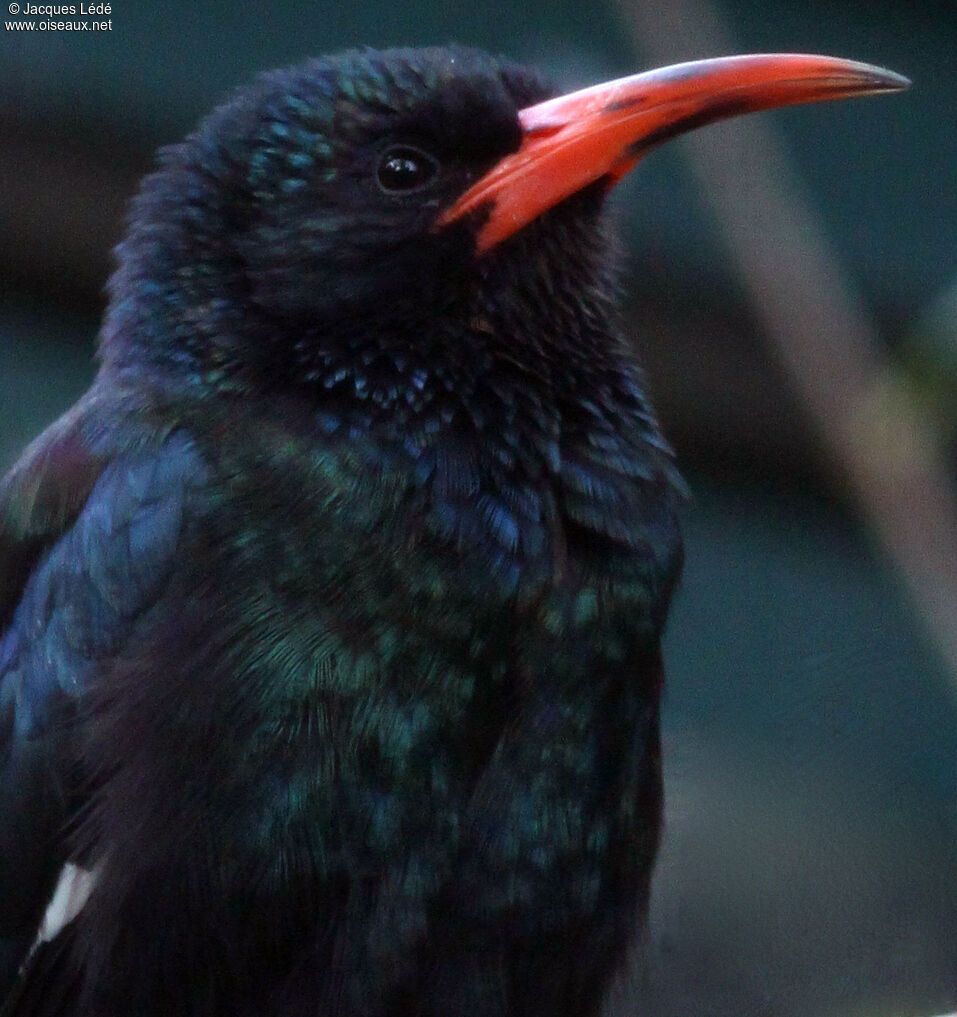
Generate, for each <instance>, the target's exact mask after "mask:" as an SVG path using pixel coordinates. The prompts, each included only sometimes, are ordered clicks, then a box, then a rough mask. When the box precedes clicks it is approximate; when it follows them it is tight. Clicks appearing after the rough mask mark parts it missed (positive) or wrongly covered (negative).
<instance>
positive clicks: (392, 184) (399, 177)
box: [379, 145, 439, 191]
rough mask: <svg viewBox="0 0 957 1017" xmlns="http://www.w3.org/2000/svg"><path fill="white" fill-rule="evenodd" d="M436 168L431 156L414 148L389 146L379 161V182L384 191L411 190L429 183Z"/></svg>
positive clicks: (436, 170)
mask: <svg viewBox="0 0 957 1017" xmlns="http://www.w3.org/2000/svg"><path fill="white" fill-rule="evenodd" d="M438 169H439V168H438V165H437V164H436V162H435V160H434V159H433V158H432V156H430V155H426V153H425V152H420V151H419V150H418V149H416V148H410V147H408V146H406V145H402V146H399V147H397V148H390V149H389V150H388V152H386V153H385V155H383V156H382V160H381V161H380V163H379V184H380V185H381V186H382V188H383V189H384V190H386V191H412V190H415V189H416V188H418V187H423V186H424V185H425V184H427V183H429V181H431V180H432V178H433V177H434V176H435V175H436V173H438Z"/></svg>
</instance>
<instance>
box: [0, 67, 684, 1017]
mask: <svg viewBox="0 0 957 1017" xmlns="http://www.w3.org/2000/svg"><path fill="white" fill-rule="evenodd" d="M544 94H545V92H544V90H543V88H542V86H541V85H540V84H539V83H538V82H537V80H536V79H535V78H533V77H532V76H531V75H529V74H528V73H527V72H524V71H522V70H520V69H517V68H515V67H513V66H511V65H507V64H502V63H498V62H495V61H493V60H491V59H490V58H488V57H486V56H484V55H482V54H477V53H474V52H472V51H467V50H424V51H392V52H388V53H376V52H374V51H362V52H356V53H350V54H346V55H344V56H341V57H338V58H332V59H329V60H324V61H316V62H312V63H309V64H306V65H304V66H302V67H299V68H294V69H292V70H290V71H284V72H276V73H274V74H271V75H267V76H265V77H264V78H262V79H261V80H260V81H259V82H258V83H257V84H256V85H254V86H252V87H251V88H249V89H247V90H245V91H243V92H240V93H238V94H237V96H236V97H234V98H233V99H232V100H231V101H230V102H229V103H227V104H226V105H225V106H224V107H222V108H221V109H220V110H218V111H217V112H215V113H214V114H212V116H211V117H210V118H209V119H208V120H207V121H205V122H204V124H203V125H202V126H201V127H200V129H199V130H198V132H197V133H196V134H194V135H192V136H191V137H190V138H188V139H187V140H186V141H185V142H184V143H183V144H181V145H179V146H176V147H174V148H171V149H167V150H166V151H165V152H164V154H163V156H162V158H161V167H160V169H159V170H158V171H157V172H156V173H155V174H154V175H153V176H151V177H150V178H148V179H147V181H146V182H145V184H144V186H143V189H142V191H141V193H140V195H139V197H138V198H137V199H136V200H135V202H134V205H133V211H132V216H131V226H130V233H129V236H128V238H127V239H126V240H125V241H124V243H123V244H122V245H121V246H120V248H119V268H118V269H117V272H116V274H115V275H114V278H113V280H112V282H111V303H110V308H109V310H108V312H107V316H106V320H105V323H104V328H103V333H102V337H101V356H102V369H101V371H100V375H99V377H98V379H97V381H96V383H95V385H94V388H93V389H92V391H91V393H90V394H89V395H88V396H87V397H86V398H85V400H84V401H83V402H82V403H81V404H80V405H79V406H78V407H77V408H76V409H75V410H74V411H73V412H72V413H71V415H69V416H68V417H67V418H65V419H64V420H63V421H61V422H60V423H59V424H57V425H54V427H53V428H52V429H51V430H50V431H49V432H48V433H47V435H45V436H44V437H42V438H40V439H39V440H38V443H37V444H36V445H35V446H33V448H32V449H31V450H30V451H28V453H27V455H26V457H25V458H24V459H23V460H22V461H21V463H20V464H18V466H16V467H15V468H14V470H13V471H12V473H11V474H10V475H8V477H7V478H6V480H5V481H4V485H3V487H2V488H0V782H2V783H0V812H2V816H0V831H2V832H0V839H2V844H0V847H2V848H4V849H5V850H0V901H2V902H3V904H2V905H0V939H3V941H4V943H5V944H7V956H8V957H9V960H7V961H6V963H7V970H6V971H3V972H0V979H5V984H6V986H13V987H14V990H13V991H14V995H13V997H12V1002H11V1003H10V1004H9V1006H10V1007H11V1009H10V1013H12V1014H36V1015H41V1014H54V1013H55V1014H62V1015H67V1014H69V1015H77V1017H79V1015H84V1017H87V1015H90V1017H92V1015H93V1014H96V1015H99V1017H119V1015H121V1014H134V1013H135V1014H137V1015H159V1014H168V1013H177V1014H184V1015H187V1014H196V1015H210V1017H212V1015H226V1014H229V1015H240V1017H241V1015H244V1014H248V1015H253V1014H256V1015H259V1014H264V1013H270V1014H283V1015H287V1014H288V1015H290V1017H295V1015H300V1014H302V1015H305V1014H315V1013H324V1014H325V1013H328V1014H341V1015H344V1017H348V1015H368V1017H375V1015H383V1017H400V1015H401V1017H404V1015H410V1017H411V1015H413V1014H414V1015H419V1014H421V1015H433V1014H434V1015H436V1017H438V1015H444V1017H451V1015H453V1014H454V1015H458V1014H465V1013H468V1014H475V1015H478V1017H484V1015H488V1017H492V1015H496V1017H519V1015H532V1014H550V1015H551V1014H554V1015H568V1017H573V1015H575V1017H585V1015H590V1014H594V1013H595V1012H597V1006H598V1004H599V1001H600V997H601V993H602V991H603V988H604V987H605V985H606V984H607V982H608V980H609V978H610V977H611V976H612V974H613V972H614V970H615V967H616V965H617V964H618V962H619V961H620V959H621V957H622V955H623V952H624V951H625V949H626V948H627V946H628V943H629V941H630V939H631V937H632V935H633V932H634V929H635V926H636V922H637V921H638V920H639V914H640V911H641V908H642V907H643V902H644V900H645V899H646V896H647V889H648V880H649V876H650V871H651V865H652V861H653V857H654V852H655V847H656V843H657V836H658V828H659V809H660V774H659V769H658V740H657V739H658V735H657V707H658V695H659V690H660V683H661V670H660V661H659V651H658V646H659V637H660V634H661V628H662V625H663V623H664V618H665V614H666V611H667V606H668V600H669V596H670V592H671V588H672V586H673V583H674V582H675V579H676V576H677V572H678V569H679V565H680V540H679V536H678V531H677V526H676V521H675V502H676V499H677V494H676V490H677V485H678V482H677V478H676V474H675V472H674V468H673V466H672V461H671V456H670V453H669V451H668V449H667V447H666V445H665V444H664V442H663V441H662V439H661V437H660V434H659V432H658V429H657V425H656V424H655V421H654V418H653V416H652V413H651V410H650V408H649V405H648V402H647V399H646V397H645V395H644V391H643V383H642V378H641V376H640V373H639V371H638V369H637V368H636V366H635V365H634V363H633V361H632V358H631V354H630V352H629V351H628V349H627V347H626V345H625V344H624V342H623V340H622V339H621V338H620V335H619V326H618V322H617V319H616V316H615V312H614V307H613V298H614V279H613V276H612V274H611V272H610V269H609V259H610V258H611V254H610V252H609V249H608V245H607V242H606V240H605V238H604V234H603V229H602V225H601V204H602V190H601V189H600V188H596V187H592V188H589V189H586V190H585V191H583V192H581V193H579V194H577V195H575V196H573V197H572V198H570V199H568V200H567V201H566V202H564V203H563V204H562V205H560V206H559V207H557V208H555V209H554V210H553V211H551V212H549V213H547V214H546V215H544V216H542V217H541V218H539V219H538V220H537V221H535V222H533V223H531V224H530V225H529V226H528V227H526V228H525V229H524V230H522V231H521V232H520V233H518V234H516V236H515V237H513V238H512V239H511V240H509V241H508V242H506V243H505V244H503V245H501V246H500V247H499V248H497V249H496V250H494V251H492V252H491V253H490V254H488V255H486V256H485V257H483V258H481V259H479V258H477V257H476V256H475V254H474V238H475V230H476V228H477V226H478V222H477V221H472V220H468V221H464V222H461V223H457V224H455V225H453V226H449V227H446V228H443V229H435V228H434V223H435V221H436V217H437V215H438V213H439V211H440V210H441V209H442V208H444V207H446V206H447V205H449V204H450V203H451V201H452V200H453V199H454V198H455V197H456V196H457V195H458V194H459V193H461V192H462V190H463V189H464V188H465V187H467V186H468V185H469V184H470V183H471V182H472V181H473V180H474V179H476V178H477V177H478V176H479V175H480V174H482V173H483V172H485V170H487V169H488V168H489V167H490V166H491V165H493V164H494V163H495V162H496V161H497V160H498V159H500V158H501V157H502V156H503V155H505V154H507V153H509V152H511V151H513V150H514V149H515V148H516V147H517V146H518V144H519V140H520V131H519V127H518V122H517V118H516V116H517V110H518V109H519V108H521V107H523V106H526V105H528V103H530V102H533V101H536V100H538V99H540V98H542V97H543V95H544ZM390 146H393V148H392V149H390ZM395 146H399V155H398V156H397V158H406V156H404V155H402V153H403V152H408V151H410V150H411V151H412V153H413V156H412V158H413V162H414V159H415V158H417V156H415V153H417V152H422V153H427V155H428V158H429V159H431V160H432V161H433V162H434V164H435V167H436V170H435V174H436V175H435V176H434V177H431V178H429V180H428V182H427V185H425V186H424V187H420V186H419V185H418V184H416V186H415V187H411V188H410V189H409V192H408V193H405V192H402V191H397V190H396V189H395V188H394V187H392V186H391V185H392V183H393V181H394V179H396V178H395V177H394V176H385V177H383V176H382V174H381V173H379V174H378V176H377V172H378V171H377V167H381V165H382V160H383V153H388V152H389V151H393V150H397V149H395ZM423 167H424V168H423ZM406 169H407V168H405V167H403V166H401V165H400V166H399V167H398V169H395V168H394V167H390V170H389V172H390V173H400V172H405V171H406ZM415 170H416V172H417V173H419V174H420V176H421V174H422V173H426V174H428V173H431V172H432V170H431V168H430V166H429V164H427V163H424V162H423V163H422V164H421V165H417V166H416V167H415ZM399 179H401V178H399ZM416 179H418V178H416ZM383 181H385V182H383ZM413 182H414V181H413ZM390 188H391V189H390ZM68 859H73V860H74V861H76V862H77V864H81V865H82V866H84V867H85V868H87V869H89V870H90V871H92V872H93V873H94V874H95V883H94V887H93V890H92V892H91V893H90V896H89V899H88V901H86V903H85V905H84V907H83V908H82V910H81V911H80V913H79V915H78V917H77V918H76V919H75V920H74V921H73V923H71V925H69V926H68V927H67V930H66V931H65V932H64V934H63V935H61V937H60V938H59V939H58V940H54V942H52V943H49V944H45V945H43V946H41V948H40V949H39V950H35V951H34V952H33V954H32V959H31V960H30V961H28V963H27V964H26V967H25V969H24V970H25V976H24V980H23V981H21V982H19V983H17V979H16V977H15V974H14V973H15V970H16V968H17V967H18V966H19V965H20V964H21V962H22V961H23V959H24V957H25V956H26V953H27V951H28V950H29V947H30V943H31V942H32V940H33V936H34V932H35V930H36V928H37V925H38V923H39V920H40V918H41V917H42V915H43V911H44V908H45V906H46V902H47V899H48V896H49V894H50V892H51V890H52V887H53V884H54V883H55V881H56V878H57V873H58V871H59V869H60V867H61V865H62V864H63V863H64V862H65V861H66V860H68ZM24 874H26V875H24ZM8 902H13V903H12V906H11V905H10V904H9V903H8ZM3 962H4V955H2V954H0V963H3ZM4 987H5V986H4V983H3V982H2V981H0V992H2V991H3V988H4Z"/></svg>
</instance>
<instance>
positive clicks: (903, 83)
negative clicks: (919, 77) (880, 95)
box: [860, 64, 912, 92]
mask: <svg viewBox="0 0 957 1017" xmlns="http://www.w3.org/2000/svg"><path fill="white" fill-rule="evenodd" d="M860 66H861V71H862V72H863V73H862V75H861V76H862V78H864V79H866V80H867V81H868V83H870V84H871V85H872V86H873V91H874V92H903V91H904V90H905V89H907V88H910V86H911V84H912V82H911V80H910V78H905V77H904V75H903V74H898V73H897V72H896V71H889V70H887V69H886V68H885V67H874V66H873V65H871V64H861V65H860Z"/></svg>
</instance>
